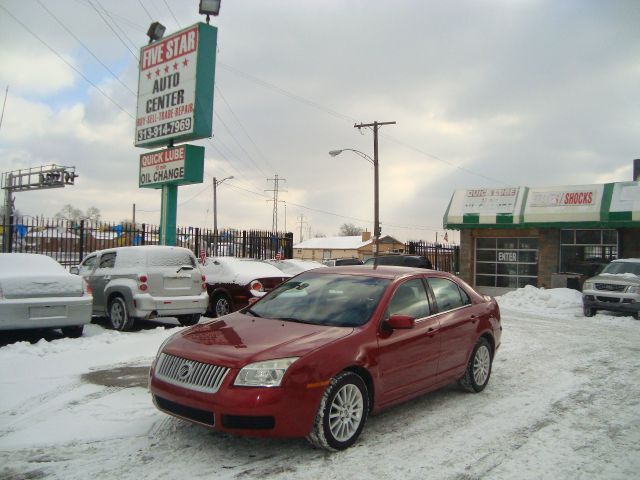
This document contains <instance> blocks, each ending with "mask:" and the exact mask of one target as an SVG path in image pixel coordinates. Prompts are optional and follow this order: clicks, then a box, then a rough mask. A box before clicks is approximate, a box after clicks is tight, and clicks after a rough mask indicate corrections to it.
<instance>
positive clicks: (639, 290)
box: [627, 285, 640, 295]
mask: <svg viewBox="0 0 640 480" xmlns="http://www.w3.org/2000/svg"><path fill="white" fill-rule="evenodd" d="M627 293H634V294H636V295H638V294H640V286H639V285H629V286H628V287H627Z"/></svg>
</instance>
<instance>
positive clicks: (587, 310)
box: [582, 305, 596, 317]
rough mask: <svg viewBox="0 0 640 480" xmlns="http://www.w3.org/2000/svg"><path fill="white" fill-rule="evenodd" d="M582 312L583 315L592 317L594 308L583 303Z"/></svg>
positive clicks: (594, 311)
mask: <svg viewBox="0 0 640 480" xmlns="http://www.w3.org/2000/svg"><path fill="white" fill-rule="evenodd" d="M582 313H584V316H585V317H593V316H594V315H595V313H596V309H595V308H593V307H588V306H587V305H583V306H582Z"/></svg>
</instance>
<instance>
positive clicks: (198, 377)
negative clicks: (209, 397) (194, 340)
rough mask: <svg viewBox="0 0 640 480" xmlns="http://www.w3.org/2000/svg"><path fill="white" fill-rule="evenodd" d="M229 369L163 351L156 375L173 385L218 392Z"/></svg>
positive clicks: (199, 390)
mask: <svg viewBox="0 0 640 480" xmlns="http://www.w3.org/2000/svg"><path fill="white" fill-rule="evenodd" d="M228 371H229V369H228V368H226V367H219V366H217V365H211V364H209V363H201V362H196V361H195V360H187V359H186V358H181V357H176V356H174V355H169V354H166V353H161V354H160V358H159V359H158V364H157V366H156V373H155V375H156V377H157V378H158V379H160V380H163V381H165V382H167V383H171V384H173V385H179V386H181V387H185V388H189V389H190V390H196V391H198V392H205V393H216V392H217V391H218V389H219V388H220V385H221V384H222V381H223V380H224V377H225V376H226V374H227V372H228Z"/></svg>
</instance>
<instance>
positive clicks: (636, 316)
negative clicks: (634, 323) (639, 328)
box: [633, 312, 640, 320]
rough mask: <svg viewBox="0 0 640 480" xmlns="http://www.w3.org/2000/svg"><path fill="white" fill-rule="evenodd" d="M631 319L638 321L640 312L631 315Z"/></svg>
mask: <svg viewBox="0 0 640 480" xmlns="http://www.w3.org/2000/svg"><path fill="white" fill-rule="evenodd" d="M633 318H635V319H636V320H640V312H635V313H634V314H633Z"/></svg>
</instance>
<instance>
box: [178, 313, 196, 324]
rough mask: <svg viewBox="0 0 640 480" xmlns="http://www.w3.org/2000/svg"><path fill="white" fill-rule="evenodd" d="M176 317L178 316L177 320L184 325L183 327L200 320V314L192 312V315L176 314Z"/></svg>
mask: <svg viewBox="0 0 640 480" xmlns="http://www.w3.org/2000/svg"><path fill="white" fill-rule="evenodd" d="M177 318H178V321H179V322H180V325H184V326H185V327H188V326H190V325H195V324H196V323H198V322H199V321H200V314H199V313H194V314H192V315H178V316H177Z"/></svg>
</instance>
